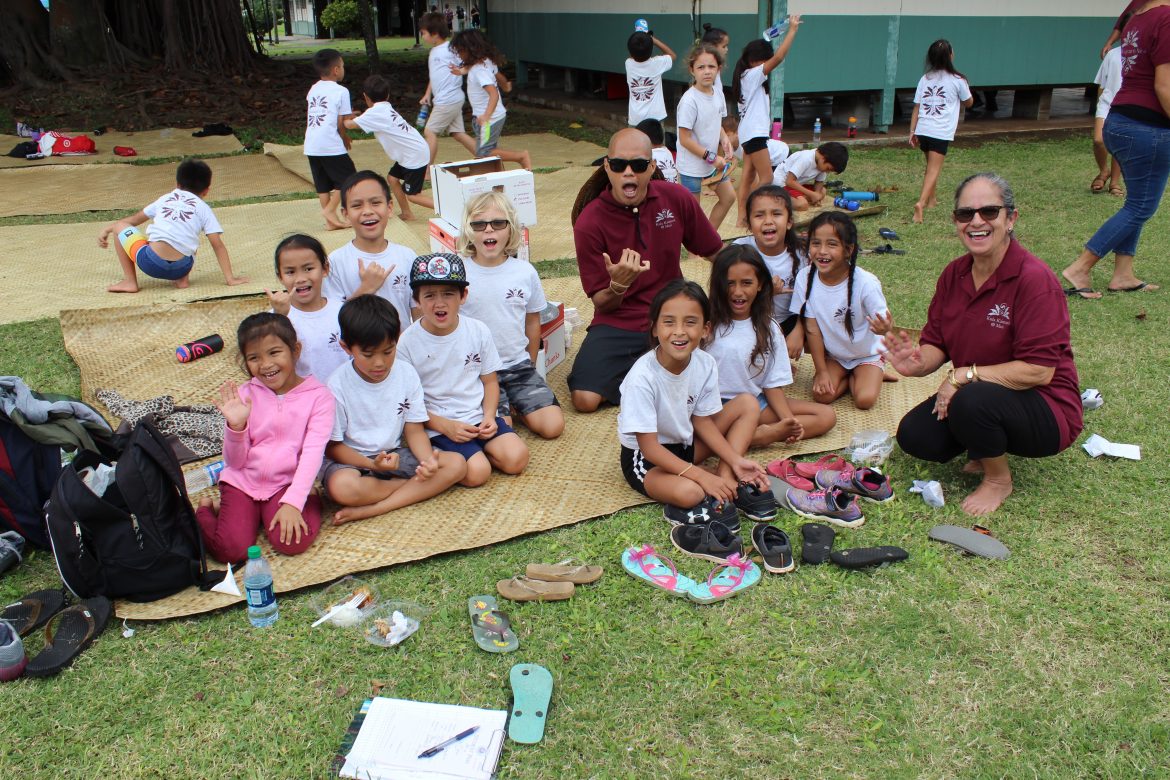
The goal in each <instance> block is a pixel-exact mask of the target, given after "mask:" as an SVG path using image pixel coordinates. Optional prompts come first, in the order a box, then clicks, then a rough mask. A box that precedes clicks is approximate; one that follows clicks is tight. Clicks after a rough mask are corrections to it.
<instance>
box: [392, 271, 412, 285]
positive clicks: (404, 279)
mask: <svg viewBox="0 0 1170 780" xmlns="http://www.w3.org/2000/svg"><path fill="white" fill-rule="evenodd" d="M408 284H410V277H409V276H407V275H406V274H395V275H394V276H393V277H392V278H391V280H390V286H391V287H406V286H407V285H408Z"/></svg>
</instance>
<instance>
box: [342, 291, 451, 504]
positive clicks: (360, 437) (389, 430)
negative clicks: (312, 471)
mask: <svg viewBox="0 0 1170 780" xmlns="http://www.w3.org/2000/svg"><path fill="white" fill-rule="evenodd" d="M338 320H339V324H340V327H341V341H342V346H343V347H344V348H345V351H346V352H348V353H349V354H350V355H351V356H352V358H353V362H352V363H346V364H345V365H343V366H341V367H339V368H338V369H337V370H336V371H334V372H333V374H332V375H331V376H330V377H329V381H328V385H329V389H330V390H331V391H332V392H333V397H334V399H335V400H336V406H335V407H334V421H333V433H332V434H331V435H330V437H329V439H330V441H329V444H328V446H327V447H326V448H325V457H326V460H325V468H324V471H323V475H322V482H323V483H324V485H325V491H326V493H328V495H329V497H330V498H332V499H333V500H334V501H336V502H337V503H339V504H341V505H342V508H341V509H339V510H338V511H337V513H336V514H334V515H333V524H334V525H340V524H342V523H348V522H350V521H351V520H361V519H363V518H366V517H374V516H376V515H382V514H385V513H387V512H392V511H394V510H395V509H401V508H402V507H405V506H410V505H411V504H417V503H418V502H419V501H425V500H426V499H428V498H432V497H433V496H437V495H438V494H439V493H442V492H443V491H444V490H446V489H447V488H449V487H451V486H452V485H454V484H455V483H456V482H458V481H459V480H460V479H462V478H463V475H464V473H465V472H466V470H467V464H465V463H464V462H463V458H461V457H460V456H459V455H456V454H455V453H451V452H440V451H439V450H436V449H435V448H434V447H433V446H432V445H431V440H430V439H429V438H428V437H427V432H426V429H425V428H424V427H423V425H424V423H425V422H426V420H427V410H426V407H425V405H424V403H423V391H422V385H421V384H420V383H419V378H418V374H417V373H416V372H415V370H414V368H413V367H412V366H411V365H410V364H409V363H408V362H406V361H405V360H396V359H395V348H396V346H397V344H398V337H399V332H400V323H399V322H398V313H397V312H396V311H395V310H394V307H393V306H390V305H389V304H388V303H387V302H386V301H385V300H383V299H382V298H379V297H377V296H375V295H360V296H358V297H356V298H354V299H352V300H349V301H346V303H345V305H344V306H342V307H341V313H340V314H339V315H338Z"/></svg>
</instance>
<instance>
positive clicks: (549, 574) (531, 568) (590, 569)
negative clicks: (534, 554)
mask: <svg viewBox="0 0 1170 780" xmlns="http://www.w3.org/2000/svg"><path fill="white" fill-rule="evenodd" d="M524 573H525V574H527V575H528V576H529V577H530V578H532V579H534V580H544V581H545V582H572V583H575V584H577V585H588V584H590V583H592V582H597V581H598V580H599V579H601V575H602V574H603V569H602V568H601V567H600V566H584V565H580V566H570V565H567V564H564V563H530V564H528V568H527V569H525V571H524Z"/></svg>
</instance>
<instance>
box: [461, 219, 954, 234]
mask: <svg viewBox="0 0 1170 780" xmlns="http://www.w3.org/2000/svg"><path fill="white" fill-rule="evenodd" d="M968 221H970V220H968ZM467 224H468V225H470V226H471V229H472V230H474V231H475V232H476V233H482V232H483V231H485V230H487V227H488V225H491V226H492V230H503V229H504V228H506V227H508V225H509V224H510V223H509V222H508V220H506V219H473V220H472V221H470V222H468V223H467Z"/></svg>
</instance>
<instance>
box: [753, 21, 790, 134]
mask: <svg viewBox="0 0 1170 780" xmlns="http://www.w3.org/2000/svg"><path fill="white" fill-rule="evenodd" d="M767 2H768V0H760V10H761V13H763V8H764V5H765V4H766V3H767ZM771 6H772V13H771V16H770V21H768V22H767V23H766V24H764V25H762V26H761V27H760V29H761V30H766V29H767V28H769V27H771V26H772V25H774V24H779V23H780V21H781V20H782V19H787V18H788V0H772V2H771ZM769 78H770V79H771V81H769V82H768V94H769V96H770V98H771V100H770V102H771V107H772V120H773V121H775V120H777V119H779V120H781V121H783V119H784V63H783V62H781V63H780V65H779V66H777V67H776V69H775V70H773V71H772V75H771V76H769Z"/></svg>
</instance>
